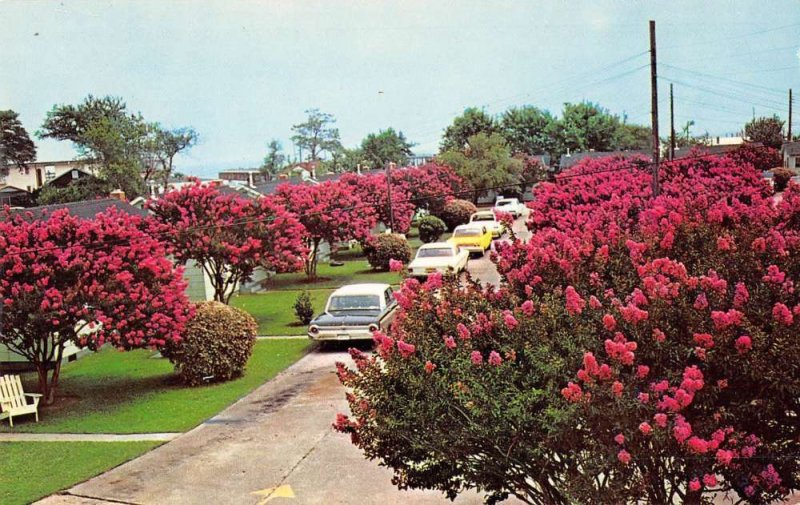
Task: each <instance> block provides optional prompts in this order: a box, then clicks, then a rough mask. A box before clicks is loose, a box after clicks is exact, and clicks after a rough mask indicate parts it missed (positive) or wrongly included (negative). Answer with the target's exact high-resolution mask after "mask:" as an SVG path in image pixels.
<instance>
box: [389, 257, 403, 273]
mask: <svg viewBox="0 0 800 505" xmlns="http://www.w3.org/2000/svg"><path fill="white" fill-rule="evenodd" d="M403 267H404V265H403V262H402V261H398V260H396V259H394V258H392V259H390V260H389V271H391V272H402V271H403Z"/></svg>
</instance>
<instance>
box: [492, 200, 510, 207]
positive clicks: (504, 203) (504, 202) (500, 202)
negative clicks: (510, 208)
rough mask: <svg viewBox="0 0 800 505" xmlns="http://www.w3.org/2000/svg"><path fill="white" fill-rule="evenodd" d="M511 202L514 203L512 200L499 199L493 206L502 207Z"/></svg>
mask: <svg viewBox="0 0 800 505" xmlns="http://www.w3.org/2000/svg"><path fill="white" fill-rule="evenodd" d="M512 203H514V202H512V201H511V200H500V201H499V202H497V203H496V204H495V205H494V206H495V207H503V206H506V205H511V204H512Z"/></svg>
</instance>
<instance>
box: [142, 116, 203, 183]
mask: <svg viewBox="0 0 800 505" xmlns="http://www.w3.org/2000/svg"><path fill="white" fill-rule="evenodd" d="M197 140H198V136H197V132H196V131H194V130H193V129H192V128H176V129H174V130H165V129H162V128H161V127H160V126H158V125H156V131H155V136H154V143H153V144H152V148H153V150H152V152H153V155H154V157H155V159H156V160H157V161H158V164H159V167H160V168H159V171H158V174H159V176H160V179H161V183H162V184H163V186H164V187H165V188H166V187H167V184H168V183H169V178H170V177H172V175H173V167H174V161H175V156H177V155H178V153H180V152H181V151H184V150H186V149H190V148H192V147H193V146H194V145H195V144H197ZM145 182H146V181H145Z"/></svg>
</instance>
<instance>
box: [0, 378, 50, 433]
mask: <svg viewBox="0 0 800 505" xmlns="http://www.w3.org/2000/svg"><path fill="white" fill-rule="evenodd" d="M41 397H42V395H40V394H36V393H26V392H25V391H23V390H22V381H20V380H19V375H2V376H0V419H5V418H6V417H7V418H8V424H9V425H10V426H11V427H12V428H13V427H14V416H17V417H18V416H23V415H26V414H35V415H36V422H37V423H38V422H39V398H41ZM28 398H30V399H31V402H32V403H28Z"/></svg>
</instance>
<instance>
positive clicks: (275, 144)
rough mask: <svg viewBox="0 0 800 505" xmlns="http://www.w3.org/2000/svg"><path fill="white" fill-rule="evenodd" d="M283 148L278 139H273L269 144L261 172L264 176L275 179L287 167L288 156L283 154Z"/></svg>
mask: <svg viewBox="0 0 800 505" xmlns="http://www.w3.org/2000/svg"><path fill="white" fill-rule="evenodd" d="M282 150H283V146H282V145H281V143H280V141H279V140H278V139H272V140H270V141H269V144H267V155H266V156H265V157H264V162H263V163H262V164H261V168H259V170H260V171H261V173H262V174H264V175H268V176H270V177H275V176H276V175H278V173H279V172H280V171H281V170H283V169H284V167H286V155H285V154H283V152H282Z"/></svg>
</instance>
